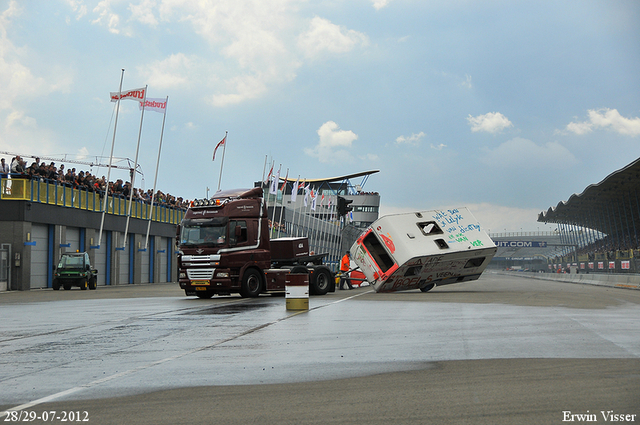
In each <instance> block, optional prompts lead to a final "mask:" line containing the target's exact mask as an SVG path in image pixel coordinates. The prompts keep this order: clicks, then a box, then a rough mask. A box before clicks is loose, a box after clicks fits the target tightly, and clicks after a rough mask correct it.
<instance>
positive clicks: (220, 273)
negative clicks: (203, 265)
mask: <svg viewBox="0 0 640 425" xmlns="http://www.w3.org/2000/svg"><path fill="white" fill-rule="evenodd" d="M216 276H217V277H224V278H227V277H229V273H227V272H218V273H216Z"/></svg>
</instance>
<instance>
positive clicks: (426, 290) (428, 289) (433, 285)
mask: <svg viewBox="0 0 640 425" xmlns="http://www.w3.org/2000/svg"><path fill="white" fill-rule="evenodd" d="M435 286H436V284H435V283H430V284H428V285H427V286H425V287H422V288H420V290H421V291H422V292H429V291H430V290H432V289H433V288H434V287H435Z"/></svg>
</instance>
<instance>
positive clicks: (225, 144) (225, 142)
mask: <svg viewBox="0 0 640 425" xmlns="http://www.w3.org/2000/svg"><path fill="white" fill-rule="evenodd" d="M227 133H228V132H227V131H225V132H224V143H223V144H222V162H220V177H218V191H220V182H221V181H222V166H223V165H224V153H225V152H226V150H227Z"/></svg>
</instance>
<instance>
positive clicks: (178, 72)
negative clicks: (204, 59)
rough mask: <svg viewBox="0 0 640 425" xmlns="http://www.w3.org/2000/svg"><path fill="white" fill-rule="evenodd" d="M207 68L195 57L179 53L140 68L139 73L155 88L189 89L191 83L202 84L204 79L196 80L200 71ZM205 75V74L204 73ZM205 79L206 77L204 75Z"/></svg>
mask: <svg viewBox="0 0 640 425" xmlns="http://www.w3.org/2000/svg"><path fill="white" fill-rule="evenodd" d="M203 68H206V67H205V65H204V64H202V63H200V61H199V59H198V58H197V57H195V56H187V55H185V54H184V53H177V54H175V55H171V56H169V57H168V58H166V59H164V60H160V61H155V62H152V63H150V64H145V65H144V66H139V67H138V68H137V69H138V72H140V75H141V76H143V77H144V78H145V80H146V81H147V82H148V84H149V85H150V86H151V87H154V88H172V87H189V86H190V85H191V82H195V81H198V82H199V83H202V82H203V81H206V80H203V79H197V80H194V79H193V78H191V77H193V76H194V75H195V74H196V73H197V72H198V70H199V69H200V70H201V69H203ZM203 74H204V73H203ZM202 77H204V75H202Z"/></svg>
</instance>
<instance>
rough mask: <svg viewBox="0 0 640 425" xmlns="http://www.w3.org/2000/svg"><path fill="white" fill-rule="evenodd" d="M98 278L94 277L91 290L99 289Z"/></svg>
mask: <svg viewBox="0 0 640 425" xmlns="http://www.w3.org/2000/svg"><path fill="white" fill-rule="evenodd" d="M96 280H97V279H96V277H95V276H94V277H92V278H91V280H90V281H89V289H91V290H94V289H96V288H97V287H98V282H96Z"/></svg>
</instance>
